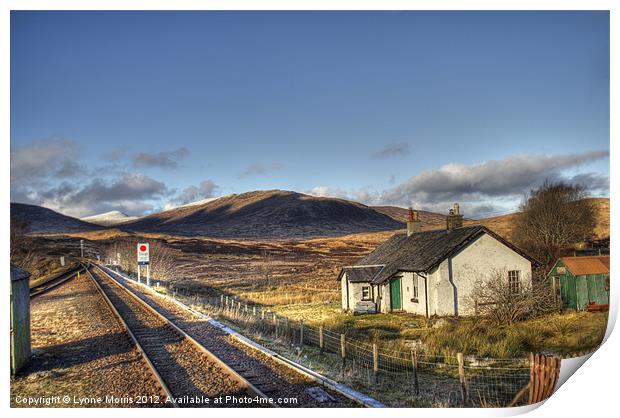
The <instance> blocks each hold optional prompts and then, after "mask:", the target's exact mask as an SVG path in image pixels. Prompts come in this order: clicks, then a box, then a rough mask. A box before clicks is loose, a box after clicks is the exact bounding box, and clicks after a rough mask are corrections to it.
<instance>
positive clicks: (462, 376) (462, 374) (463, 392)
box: [456, 353, 469, 406]
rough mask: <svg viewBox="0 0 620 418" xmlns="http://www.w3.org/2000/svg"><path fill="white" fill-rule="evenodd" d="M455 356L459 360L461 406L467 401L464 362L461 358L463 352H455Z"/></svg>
mask: <svg viewBox="0 0 620 418" xmlns="http://www.w3.org/2000/svg"><path fill="white" fill-rule="evenodd" d="M456 358H457V360H458V362H459V380H460V382H461V397H462V406H466V405H467V404H468V402H469V399H468V397H469V395H468V393H467V380H466V379H465V362H464V360H463V353H457V355H456Z"/></svg>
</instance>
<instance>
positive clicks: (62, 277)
mask: <svg viewBox="0 0 620 418" xmlns="http://www.w3.org/2000/svg"><path fill="white" fill-rule="evenodd" d="M78 272H79V273H83V272H84V267H83V266H80V267H77V268H75V269H72V270H69V271H67V272H65V273H62V274H59V275H58V276H56V277H52V278H51V279H49V280H46V281H45V282H43V283H38V284H37V285H36V286H33V287H31V288H30V297H31V298H34V297H37V296H39V295H41V294H43V293H45V292H47V291H49V290H52V289H54V288H56V287H58V286H60V285H61V284H63V283H65V282H67V281H69V280H71V279H73V278H74V277H75V276H77V274H78Z"/></svg>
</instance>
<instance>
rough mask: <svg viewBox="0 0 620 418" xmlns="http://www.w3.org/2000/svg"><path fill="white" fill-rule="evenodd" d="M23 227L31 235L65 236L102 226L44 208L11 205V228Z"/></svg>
mask: <svg viewBox="0 0 620 418" xmlns="http://www.w3.org/2000/svg"><path fill="white" fill-rule="evenodd" d="M18 224H20V225H23V226H24V228H25V229H26V231H27V232H28V233H31V234H64V233H70V232H81V231H93V230H95V229H101V226H99V225H94V224H91V223H88V222H84V221H82V220H80V219H77V218H72V217H71V216H67V215H63V214H61V213H58V212H55V211H53V210H51V209H47V208H44V207H42V206H36V205H27V204H24V203H11V227H12V228H14V227H16V226H17V225H18Z"/></svg>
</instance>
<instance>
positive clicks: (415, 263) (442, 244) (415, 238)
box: [341, 225, 538, 284]
mask: <svg viewBox="0 0 620 418" xmlns="http://www.w3.org/2000/svg"><path fill="white" fill-rule="evenodd" d="M483 234H489V235H491V236H492V237H493V238H495V239H497V240H498V241H500V242H501V243H503V244H504V245H506V246H508V247H509V248H511V249H512V250H514V251H516V252H517V253H519V254H521V255H522V256H523V257H525V258H527V259H528V260H530V261H531V262H532V263H534V264H538V262H537V261H536V260H535V259H533V258H532V257H530V256H529V255H527V254H525V253H524V252H523V251H521V250H519V249H518V248H517V247H515V246H514V245H512V244H510V243H509V242H508V241H506V240H505V239H503V238H502V237H500V236H498V235H497V234H495V233H494V232H492V231H490V230H489V229H487V228H486V227H484V226H482V225H474V226H466V227H461V228H456V229H453V230H451V231H447V230H445V229H441V230H432V231H420V232H416V233H414V234H412V235H411V236H409V237H408V236H407V234H406V233H398V234H394V235H393V236H392V237H390V238H389V239H388V240H387V241H385V242H384V243H383V244H381V245H379V246H378V247H377V248H376V249H375V250H374V251H373V252H371V253H370V254H368V255H367V256H366V257H364V258H362V259H361V260H360V261H358V262H357V263H356V264H355V265H354V266H352V267H358V268H361V267H364V266H374V270H371V269H370V268H369V267H365V268H364V269H362V270H361V271H359V272H358V271H355V272H354V269H353V268H352V267H345V268H343V269H342V271H341V275H342V273H344V272H346V273H347V277H350V274H351V273H353V274H354V277H355V279H356V281H358V282H359V281H366V282H372V283H375V284H378V283H383V282H385V281H387V280H388V279H389V278H390V277H392V276H393V275H394V274H396V273H398V272H400V271H413V272H428V271H430V270H431V269H433V268H435V267H436V266H438V265H439V264H440V263H441V262H442V261H443V260H445V259H446V257H448V256H449V255H451V254H453V253H455V252H457V251H459V250H460V249H461V248H463V247H464V246H465V245H467V244H468V243H470V242H471V241H473V240H474V239H476V238H478V237H479V236H481V235H483ZM378 266H382V268H380V269H379V268H378ZM372 272H375V275H374V276H372V279H368V277H369V276H370V275H371V273H372Z"/></svg>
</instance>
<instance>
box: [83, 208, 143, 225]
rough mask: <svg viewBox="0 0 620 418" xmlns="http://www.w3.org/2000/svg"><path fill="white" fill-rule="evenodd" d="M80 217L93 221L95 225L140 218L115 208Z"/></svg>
mask: <svg viewBox="0 0 620 418" xmlns="http://www.w3.org/2000/svg"><path fill="white" fill-rule="evenodd" d="M80 219H81V220H82V221H84V222H88V223H92V224H95V225H102V226H113V225H118V224H121V223H124V222H129V221H134V220H136V219H138V217H137V216H129V215H126V214H124V213H123V212H120V211H118V210H113V211H111V212H106V213H100V214H98V215H92V216H87V217H85V218H80Z"/></svg>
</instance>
